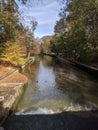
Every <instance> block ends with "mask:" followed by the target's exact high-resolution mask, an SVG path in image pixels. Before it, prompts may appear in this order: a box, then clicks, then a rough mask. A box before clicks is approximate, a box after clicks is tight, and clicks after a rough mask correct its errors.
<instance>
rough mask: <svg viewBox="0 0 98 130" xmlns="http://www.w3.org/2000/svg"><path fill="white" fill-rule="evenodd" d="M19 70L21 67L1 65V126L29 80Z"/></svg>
mask: <svg viewBox="0 0 98 130" xmlns="http://www.w3.org/2000/svg"><path fill="white" fill-rule="evenodd" d="M22 68H24V65H23V66H22ZM19 70H20V68H19V69H13V68H12V67H3V66H2V67H0V126H1V125H2V124H3V123H4V121H5V119H6V118H7V117H8V115H9V113H10V110H14V108H15V106H16V104H17V103H18V101H19V99H20V97H21V95H22V93H23V91H24V89H25V84H26V83H27V81H28V79H27V77H26V76H24V75H23V74H21V73H19Z"/></svg>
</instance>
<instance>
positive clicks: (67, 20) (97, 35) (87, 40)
mask: <svg viewBox="0 0 98 130" xmlns="http://www.w3.org/2000/svg"><path fill="white" fill-rule="evenodd" d="M63 2H64V7H63V8H62V9H61V11H60V12H59V17H60V20H58V21H57V22H56V25H55V27H54V33H55V35H54V36H52V39H51V40H50V44H49V51H51V52H53V53H56V54H59V55H61V56H63V57H66V58H69V59H71V60H77V61H80V62H83V63H88V64H92V63H98V0H64V1H63Z"/></svg>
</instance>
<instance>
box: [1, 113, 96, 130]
mask: <svg viewBox="0 0 98 130" xmlns="http://www.w3.org/2000/svg"><path fill="white" fill-rule="evenodd" d="M3 127H4V130H98V111H89V112H63V113H60V114H52V115H17V116H16V115H11V116H10V117H9V118H8V119H7V120H6V122H5V123H4V124H3Z"/></svg>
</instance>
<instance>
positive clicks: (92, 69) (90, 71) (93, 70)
mask: <svg viewBox="0 0 98 130" xmlns="http://www.w3.org/2000/svg"><path fill="white" fill-rule="evenodd" d="M43 55H47V56H52V57H55V58H57V59H58V60H59V61H60V62H63V63H67V64H70V65H73V66H75V67H77V68H79V69H80V70H83V71H85V72H87V73H88V74H91V75H92V76H94V77H96V78H97V77H98V68H96V67H92V66H89V65H86V64H83V63H81V62H78V61H72V60H70V59H67V58H64V57H62V56H57V55H55V54H49V53H48V54H47V53H43Z"/></svg>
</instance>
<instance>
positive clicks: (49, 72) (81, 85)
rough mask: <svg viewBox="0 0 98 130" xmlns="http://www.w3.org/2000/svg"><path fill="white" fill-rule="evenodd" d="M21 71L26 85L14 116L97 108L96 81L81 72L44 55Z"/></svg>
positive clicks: (97, 85)
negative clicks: (25, 78) (26, 80)
mask: <svg viewBox="0 0 98 130" xmlns="http://www.w3.org/2000/svg"><path fill="white" fill-rule="evenodd" d="M23 73H24V75H26V76H27V77H28V85H27V86H26V90H25V92H24V94H23V96H22V98H21V100H20V102H19V104H18V105H17V109H16V113H15V114H16V115H32V114H53V113H60V112H64V111H90V110H96V109H98V81H97V79H94V77H92V76H91V75H89V74H87V73H86V72H84V71H81V70H79V69H77V68H75V67H73V66H71V65H68V64H64V63H63V64H62V63H60V62H59V61H57V60H56V59H55V58H52V57H49V56H44V57H37V58H36V59H35V62H34V63H33V64H32V65H28V66H27V67H26V69H25V71H24V72H23Z"/></svg>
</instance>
